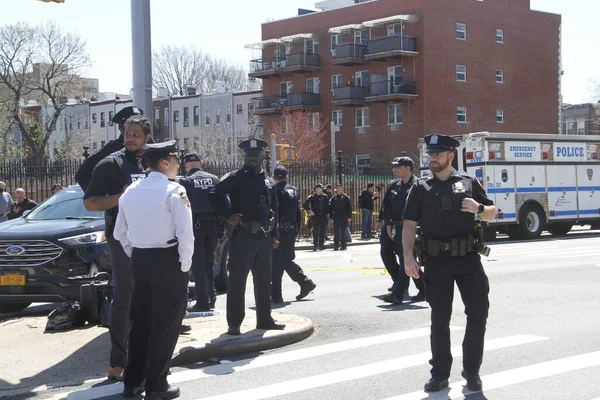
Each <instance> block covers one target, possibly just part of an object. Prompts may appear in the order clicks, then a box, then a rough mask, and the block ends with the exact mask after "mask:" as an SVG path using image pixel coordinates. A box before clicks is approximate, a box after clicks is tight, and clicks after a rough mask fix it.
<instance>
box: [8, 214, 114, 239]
mask: <svg viewBox="0 0 600 400" xmlns="http://www.w3.org/2000/svg"><path fill="white" fill-rule="evenodd" d="M99 230H100V231H103V230H104V219H96V220H80V219H73V220H71V219H53V220H46V221H39V220H38V221H31V220H27V219H25V218H19V219H14V220H10V221H7V222H3V223H1V224H0V239H4V240H6V239H58V238H63V237H68V236H75V235H79V234H83V233H88V232H94V231H99Z"/></svg>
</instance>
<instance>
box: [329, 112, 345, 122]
mask: <svg viewBox="0 0 600 400" xmlns="http://www.w3.org/2000/svg"><path fill="white" fill-rule="evenodd" d="M342 121H343V114H342V111H333V112H332V113H331V122H333V124H334V125H335V126H342Z"/></svg>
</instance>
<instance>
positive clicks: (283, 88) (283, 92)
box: [279, 82, 292, 99]
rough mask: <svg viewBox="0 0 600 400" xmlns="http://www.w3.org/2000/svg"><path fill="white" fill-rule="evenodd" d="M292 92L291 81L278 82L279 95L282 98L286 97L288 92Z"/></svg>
mask: <svg viewBox="0 0 600 400" xmlns="http://www.w3.org/2000/svg"><path fill="white" fill-rule="evenodd" d="M291 92H292V82H281V83H280V84H279V96H281V98H282V99H287V95H288V93H291Z"/></svg>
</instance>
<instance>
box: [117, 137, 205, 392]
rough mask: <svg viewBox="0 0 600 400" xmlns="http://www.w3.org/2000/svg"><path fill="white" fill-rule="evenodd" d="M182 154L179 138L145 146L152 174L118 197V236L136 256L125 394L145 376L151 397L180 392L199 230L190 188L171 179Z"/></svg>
mask: <svg viewBox="0 0 600 400" xmlns="http://www.w3.org/2000/svg"><path fill="white" fill-rule="evenodd" d="M177 154H178V152H177V148H176V147H175V140H171V141H168V142H163V143H157V144H149V145H146V146H145V147H144V157H145V159H146V160H147V162H148V166H149V167H150V171H151V172H150V175H148V177H147V178H146V179H143V180H140V181H136V182H134V183H132V184H131V185H130V186H129V187H128V188H127V189H126V190H125V192H124V193H123V195H122V196H121V198H120V199H119V210H120V211H119V214H118V216H117V224H116V226H115V231H114V237H115V239H117V240H119V241H120V242H121V245H122V247H123V249H124V251H125V253H126V254H127V255H128V256H130V257H131V260H132V271H133V275H134V280H135V283H134V286H133V295H132V297H131V314H130V315H131V330H130V332H129V346H128V354H129V358H128V361H127V367H126V368H125V376H124V384H125V389H124V391H123V395H124V396H126V397H133V396H136V395H137V394H140V393H141V392H143V391H144V387H142V386H143V384H144V380H145V391H146V396H145V398H146V399H161V400H164V399H173V398H176V397H179V388H178V387H177V386H171V385H169V383H168V382H167V375H168V373H169V366H170V364H171V357H172V356H173V351H174V350H175V345H176V344H177V337H178V334H179V328H180V326H181V322H182V320H183V317H184V315H185V306H186V300H187V285H188V280H189V272H188V271H189V270H190V268H191V266H192V255H193V253H194V231H193V223H192V210H191V205H190V201H189V199H188V197H187V195H186V191H185V188H184V187H183V186H181V185H180V184H178V183H176V182H173V181H171V180H173V179H175V177H176V175H177V171H178V169H179V157H178V156H177ZM148 216H152V218H148Z"/></svg>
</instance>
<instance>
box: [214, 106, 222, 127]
mask: <svg viewBox="0 0 600 400" xmlns="http://www.w3.org/2000/svg"><path fill="white" fill-rule="evenodd" d="M215 122H216V123H217V124H220V123H221V107H219V106H216V107H215Z"/></svg>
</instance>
